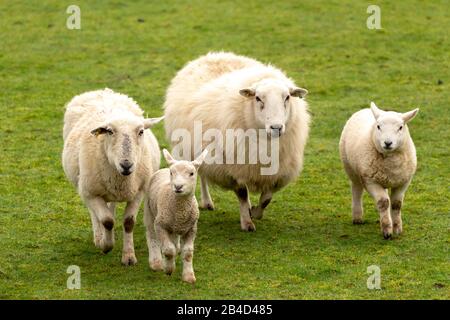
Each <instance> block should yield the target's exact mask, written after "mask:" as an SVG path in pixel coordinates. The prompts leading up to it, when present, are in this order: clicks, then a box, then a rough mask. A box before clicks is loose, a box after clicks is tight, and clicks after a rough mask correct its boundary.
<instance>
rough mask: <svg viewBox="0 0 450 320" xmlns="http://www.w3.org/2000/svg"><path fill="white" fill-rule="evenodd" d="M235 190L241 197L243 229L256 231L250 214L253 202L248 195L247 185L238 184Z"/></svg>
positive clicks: (239, 197)
mask: <svg viewBox="0 0 450 320" xmlns="http://www.w3.org/2000/svg"><path fill="white" fill-rule="evenodd" d="M234 192H235V193H236V195H237V197H238V199H239V205H240V214H241V229H242V230H243V231H255V230H256V228H255V225H254V224H253V221H252V218H251V216H250V211H251V204H250V199H249V197H248V189H247V186H245V185H241V186H236V187H235V189H234Z"/></svg>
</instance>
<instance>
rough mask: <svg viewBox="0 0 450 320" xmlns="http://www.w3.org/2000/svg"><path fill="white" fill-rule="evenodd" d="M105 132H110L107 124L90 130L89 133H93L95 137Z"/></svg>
mask: <svg viewBox="0 0 450 320" xmlns="http://www.w3.org/2000/svg"><path fill="white" fill-rule="evenodd" d="M105 133H112V130H111V128H109V127H107V126H101V127H98V128H96V129H94V130H92V131H91V134H93V135H94V136H96V137H97V136H99V135H101V134H105Z"/></svg>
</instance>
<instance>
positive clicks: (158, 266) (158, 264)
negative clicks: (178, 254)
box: [149, 260, 163, 271]
mask: <svg viewBox="0 0 450 320" xmlns="http://www.w3.org/2000/svg"><path fill="white" fill-rule="evenodd" d="M149 264H150V269H152V270H153V271H162V270H163V265H162V261H161V260H152V261H150V262H149Z"/></svg>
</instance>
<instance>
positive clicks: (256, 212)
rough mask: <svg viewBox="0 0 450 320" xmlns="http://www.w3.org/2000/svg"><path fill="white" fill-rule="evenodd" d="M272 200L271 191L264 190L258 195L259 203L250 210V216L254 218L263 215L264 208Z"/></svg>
mask: <svg viewBox="0 0 450 320" xmlns="http://www.w3.org/2000/svg"><path fill="white" fill-rule="evenodd" d="M271 200H272V191H265V192H263V193H261V196H260V197H259V205H258V206H257V207H255V206H253V207H252V210H251V216H252V218H255V219H261V218H262V217H263V213H264V209H265V208H266V207H267V206H268V205H269V203H270V201H271Z"/></svg>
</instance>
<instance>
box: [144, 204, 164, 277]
mask: <svg viewBox="0 0 450 320" xmlns="http://www.w3.org/2000/svg"><path fill="white" fill-rule="evenodd" d="M155 216H156V214H154V213H153V212H151V208H150V205H149V204H148V200H146V201H145V205H144V223H145V226H146V227H147V232H146V235H147V247H148V263H149V265H150V268H151V269H152V270H154V271H161V270H163V263H162V256H161V247H160V245H159V241H158V237H157V234H156V231H155Z"/></svg>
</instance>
